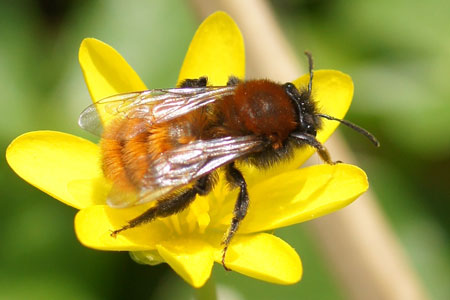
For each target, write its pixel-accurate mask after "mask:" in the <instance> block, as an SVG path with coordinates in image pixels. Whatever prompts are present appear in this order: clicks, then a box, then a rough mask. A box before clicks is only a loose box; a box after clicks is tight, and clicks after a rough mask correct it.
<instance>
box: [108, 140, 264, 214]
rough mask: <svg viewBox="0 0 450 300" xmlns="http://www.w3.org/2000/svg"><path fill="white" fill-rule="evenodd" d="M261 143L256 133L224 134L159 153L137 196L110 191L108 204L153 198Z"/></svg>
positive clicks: (253, 149) (155, 198)
mask: <svg viewBox="0 0 450 300" xmlns="http://www.w3.org/2000/svg"><path fill="white" fill-rule="evenodd" d="M263 145H264V144H263V141H262V140H261V139H260V138H258V137H256V136H241V137H224V138H218V139H212V140H198V141H194V142H191V143H189V144H186V145H184V146H181V147H178V148H176V149H174V150H171V151H167V152H164V153H161V155H160V157H158V159H156V160H154V161H153V162H152V164H151V166H150V168H149V171H148V173H147V175H146V176H145V177H144V180H143V187H142V189H141V192H140V193H139V195H136V197H127V196H124V195H123V194H120V193H114V194H115V196H114V195H110V196H112V197H109V199H108V204H109V205H111V206H114V207H126V206H131V205H138V204H142V203H146V202H150V201H153V200H157V199H159V198H161V197H163V196H164V195H166V194H168V193H170V192H171V191H174V190H177V189H179V188H181V187H183V186H185V185H187V184H189V183H190V182H192V181H193V180H195V179H198V178H200V177H201V176H203V175H206V174H208V173H210V172H211V171H213V170H215V169H217V168H219V167H220V166H223V165H225V164H227V163H229V162H231V161H233V160H235V159H237V158H240V157H243V156H245V155H247V154H249V153H252V152H255V151H259V150H261V149H262V147H263Z"/></svg>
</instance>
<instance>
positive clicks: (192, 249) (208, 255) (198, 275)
mask: <svg viewBox="0 0 450 300" xmlns="http://www.w3.org/2000/svg"><path fill="white" fill-rule="evenodd" d="M157 249H158V252H159V254H160V255H161V256H162V257H163V258H164V260H165V261H166V262H167V263H168V264H169V265H170V266H171V267H172V269H173V270H174V271H175V272H177V274H178V275H180V276H181V278H183V279H184V280H185V281H186V282H187V283H189V284H190V285H192V286H193V287H196V288H199V287H201V286H203V285H204V284H205V282H206V281H207V280H208V278H209V277H210V276H211V270H212V267H213V264H214V251H213V248H212V247H211V246H210V245H209V244H207V243H205V242H204V241H202V240H198V239H189V238H183V239H174V240H171V241H164V242H162V243H161V244H160V245H158V246H157Z"/></svg>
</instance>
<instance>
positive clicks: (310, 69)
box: [305, 51, 314, 96]
mask: <svg viewBox="0 0 450 300" xmlns="http://www.w3.org/2000/svg"><path fill="white" fill-rule="evenodd" d="M305 55H306V56H307V57H308V65H309V83H308V95H309V96H311V91H312V81H313V68H314V64H313V58H312V54H311V52H309V51H305Z"/></svg>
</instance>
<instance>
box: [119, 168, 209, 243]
mask: <svg viewBox="0 0 450 300" xmlns="http://www.w3.org/2000/svg"><path fill="white" fill-rule="evenodd" d="M212 185H213V181H212V176H211V175H209V174H208V175H205V176H203V177H201V178H199V179H198V180H197V181H196V182H195V184H194V186H193V187H192V188H190V189H188V190H186V191H183V192H182V193H181V194H175V195H173V196H170V197H169V198H166V199H164V200H161V201H158V203H157V204H156V205H155V206H153V207H151V208H149V209H148V210H147V211H145V212H144V213H143V214H141V215H140V216H137V217H136V218H134V219H132V220H130V221H128V224H127V225H125V226H123V227H122V228H120V229H117V230H114V231H113V232H112V233H111V236H112V237H115V236H116V235H117V234H118V233H120V232H122V231H124V230H127V229H130V228H133V227H136V226H139V225H143V224H146V223H148V222H150V221H152V220H153V219H155V218H157V217H168V216H171V215H173V214H176V213H178V212H181V211H182V210H184V209H185V208H187V207H188V206H189V204H190V203H191V202H192V201H193V200H194V199H195V196H197V195H206V194H208V193H209V192H210V191H211V189H212Z"/></svg>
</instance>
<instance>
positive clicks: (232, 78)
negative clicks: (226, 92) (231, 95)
mask: <svg viewBox="0 0 450 300" xmlns="http://www.w3.org/2000/svg"><path fill="white" fill-rule="evenodd" d="M241 81H242V80H240V79H239V78H237V77H236V76H233V75H231V76H230V77H228V81H227V86H233V85H238V84H239V83H240V82H241Z"/></svg>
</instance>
